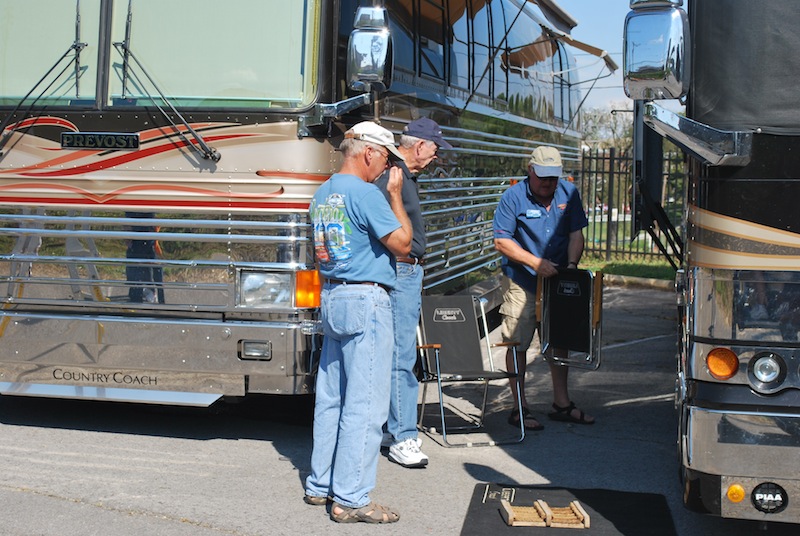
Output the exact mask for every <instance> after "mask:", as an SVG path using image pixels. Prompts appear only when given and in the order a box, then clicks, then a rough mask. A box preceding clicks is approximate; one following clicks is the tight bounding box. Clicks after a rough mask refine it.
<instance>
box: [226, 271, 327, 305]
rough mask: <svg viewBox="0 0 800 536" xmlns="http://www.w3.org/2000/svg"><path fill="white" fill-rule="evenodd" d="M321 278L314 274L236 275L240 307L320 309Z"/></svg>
mask: <svg viewBox="0 0 800 536" xmlns="http://www.w3.org/2000/svg"><path fill="white" fill-rule="evenodd" d="M321 292H322V278H321V277H320V274H319V271H317V270H297V271H295V272H256V271H247V270H243V271H241V272H239V301H238V304H237V305H238V306H239V307H253V308H257V307H283V308H288V307H299V308H314V307H319V304H320V294H321Z"/></svg>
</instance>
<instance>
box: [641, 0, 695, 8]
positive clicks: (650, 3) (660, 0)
mask: <svg viewBox="0 0 800 536" xmlns="http://www.w3.org/2000/svg"><path fill="white" fill-rule="evenodd" d="M682 5H683V0H630V6H631V9H639V8H643V7H659V6H660V7H663V6H667V7H668V6H675V7H680V6H682Z"/></svg>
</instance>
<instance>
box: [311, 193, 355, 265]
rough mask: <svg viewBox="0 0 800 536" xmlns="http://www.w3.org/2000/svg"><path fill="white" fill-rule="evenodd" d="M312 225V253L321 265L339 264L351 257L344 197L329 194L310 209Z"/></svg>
mask: <svg viewBox="0 0 800 536" xmlns="http://www.w3.org/2000/svg"><path fill="white" fill-rule="evenodd" d="M311 221H312V224H313V225H314V252H315V253H316V255H317V260H318V261H319V262H320V263H322V264H330V263H335V264H341V263H342V262H345V261H347V260H349V259H350V258H351V257H352V256H353V252H352V251H351V249H350V234H351V228H350V220H348V218H347V212H346V211H345V203H344V196H343V195H341V194H331V195H329V196H328V197H326V198H325V201H324V202H323V203H322V204H319V205H314V206H313V207H312V208H311Z"/></svg>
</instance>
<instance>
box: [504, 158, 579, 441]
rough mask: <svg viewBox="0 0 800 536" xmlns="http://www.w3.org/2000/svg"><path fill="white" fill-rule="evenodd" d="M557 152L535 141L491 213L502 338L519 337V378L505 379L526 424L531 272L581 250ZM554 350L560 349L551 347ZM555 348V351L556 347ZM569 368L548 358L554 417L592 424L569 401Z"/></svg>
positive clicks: (561, 263) (573, 197)
mask: <svg viewBox="0 0 800 536" xmlns="http://www.w3.org/2000/svg"><path fill="white" fill-rule="evenodd" d="M561 173H562V166H561V154H560V153H559V152H558V150H557V149H556V148H555V147H547V146H542V147H537V148H536V149H535V150H534V151H533V153H532V154H531V159H530V162H529V164H528V177H527V178H526V179H525V180H524V181H522V182H520V183H517V184H516V185H514V186H512V187H511V188H509V189H508V190H506V192H505V193H503V196H502V197H501V199H500V203H499V204H498V206H497V210H496V211H495V216H494V244H495V249H497V251H499V252H500V253H501V254H502V255H503V274H504V275H505V276H506V277H504V278H503V290H504V297H503V305H502V306H501V307H500V313H501V315H502V316H503V326H502V333H503V339H504V340H506V341H518V342H519V343H520V348H519V351H518V352H517V368H518V370H519V372H520V379H519V380H516V381H512V382H511V390H512V394H513V395H514V396H513V398H514V399H516V392H517V390H519V391H520V395H521V400H522V414H523V417H524V424H525V428H526V429H527V430H541V429H542V428H543V426H542V425H541V424H540V423H539V422H538V421H537V420H536V419H535V418H534V417H533V416H532V415H531V414H530V411H529V410H528V402H527V400H526V398H525V370H526V364H527V360H526V353H527V350H528V347H529V346H530V344H531V342H532V341H533V333H534V331H535V330H536V329H537V328H538V326H537V323H536V285H537V277H552V276H554V275H556V274H557V273H558V268H559V267H561V268H577V267H578V262H579V261H580V258H581V254H582V253H583V231H582V230H583V228H584V227H586V226H587V225H588V221H587V219H586V214H585V213H584V211H583V205H582V204H581V199H580V195H579V194H578V190H577V189H576V188H575V186H574V185H573V184H572V183H570V182H567V181H563V180H559V178H560V177H561ZM553 351H554V352H556V355H565V354H564V353H563V352H560V351H559V350H558V349H554V350H553ZM559 352H560V353H559ZM506 361H507V364H508V370H513V366H514V361H513V352H512V351H510V350H509V351H508V353H507V354H506ZM568 371H569V369H568V368H567V367H564V366H561V365H554V364H552V363H551V364H550V375H551V378H552V381H553V412H552V413H549V414H548V416H549V417H550V418H551V419H553V420H557V421H566V422H574V423H578V424H592V423H594V418H593V417H591V416H589V415H586V414H585V413H584V412H583V411H581V410H580V409H578V408H577V407H575V404H574V403H573V402H572V401H571V400H570V398H569V391H568V389H567V374H568ZM508 421H509V423H510V424H512V425H514V426H519V410H518V409H514V411H513V412H512V413H511V415H510V416H509V419H508Z"/></svg>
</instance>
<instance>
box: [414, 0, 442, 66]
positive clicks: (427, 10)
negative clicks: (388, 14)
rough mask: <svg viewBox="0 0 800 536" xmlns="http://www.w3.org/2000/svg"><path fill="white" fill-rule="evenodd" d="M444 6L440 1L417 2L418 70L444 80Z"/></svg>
mask: <svg viewBox="0 0 800 536" xmlns="http://www.w3.org/2000/svg"><path fill="white" fill-rule="evenodd" d="M444 45H445V39H444V6H443V5H442V0H419V70H420V74H421V75H427V76H432V77H434V78H438V79H440V80H444V79H445V76H444V68H445V60H444V48H445V47H444Z"/></svg>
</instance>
